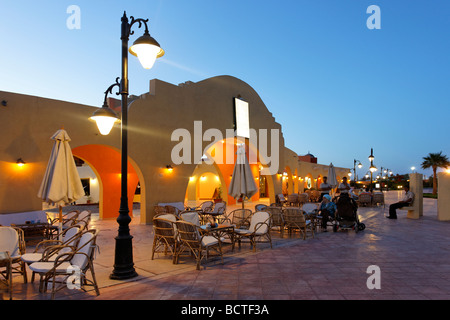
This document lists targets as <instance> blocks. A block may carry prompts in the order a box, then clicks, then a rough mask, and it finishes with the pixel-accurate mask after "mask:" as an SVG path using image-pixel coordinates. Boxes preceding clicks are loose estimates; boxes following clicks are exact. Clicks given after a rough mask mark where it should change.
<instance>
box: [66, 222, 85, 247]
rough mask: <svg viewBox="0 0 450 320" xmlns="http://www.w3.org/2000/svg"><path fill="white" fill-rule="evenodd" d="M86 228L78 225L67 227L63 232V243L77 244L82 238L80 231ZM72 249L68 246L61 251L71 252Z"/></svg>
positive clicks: (67, 244)
mask: <svg viewBox="0 0 450 320" xmlns="http://www.w3.org/2000/svg"><path fill="white" fill-rule="evenodd" d="M83 229H84V228H83V227H81V226H78V225H75V226H72V227H69V228H67V229H66V230H64V231H63V233H62V244H63V245H64V246H77V245H78V241H79V240H80V235H81V234H80V231H81V230H83ZM71 250H72V249H71V248H69V247H67V248H63V249H61V252H70V251H71Z"/></svg>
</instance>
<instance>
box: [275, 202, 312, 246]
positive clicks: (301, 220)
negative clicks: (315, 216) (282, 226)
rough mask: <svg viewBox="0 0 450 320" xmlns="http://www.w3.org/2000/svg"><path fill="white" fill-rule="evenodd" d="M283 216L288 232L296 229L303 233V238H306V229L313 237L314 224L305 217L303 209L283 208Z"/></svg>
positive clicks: (290, 232)
mask: <svg viewBox="0 0 450 320" xmlns="http://www.w3.org/2000/svg"><path fill="white" fill-rule="evenodd" d="M283 218H284V222H285V223H286V228H287V229H288V232H289V234H292V231H293V230H295V229H298V230H299V231H300V232H301V233H302V235H303V240H305V239H306V236H307V233H308V231H309V232H310V233H311V235H312V237H313V238H314V224H313V223H312V222H311V221H310V220H306V219H305V215H304V213H303V210H301V209H294V208H285V209H284V210H283Z"/></svg>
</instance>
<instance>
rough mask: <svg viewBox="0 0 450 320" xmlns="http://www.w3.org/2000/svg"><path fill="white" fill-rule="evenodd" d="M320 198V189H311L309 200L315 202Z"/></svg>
mask: <svg viewBox="0 0 450 320" xmlns="http://www.w3.org/2000/svg"><path fill="white" fill-rule="evenodd" d="M319 198H320V191H319V190H312V191H311V194H310V199H311V202H317V201H319Z"/></svg>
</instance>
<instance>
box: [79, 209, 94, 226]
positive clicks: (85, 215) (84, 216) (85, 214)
mask: <svg viewBox="0 0 450 320" xmlns="http://www.w3.org/2000/svg"><path fill="white" fill-rule="evenodd" d="M76 219H77V221H80V220H84V221H86V222H87V223H89V221H91V210H83V211H81V212H80V214H79V215H78V216H77V218H76Z"/></svg>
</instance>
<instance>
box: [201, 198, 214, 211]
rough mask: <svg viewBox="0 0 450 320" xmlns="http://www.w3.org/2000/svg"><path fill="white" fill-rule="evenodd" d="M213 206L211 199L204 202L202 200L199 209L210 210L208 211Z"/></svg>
mask: <svg viewBox="0 0 450 320" xmlns="http://www.w3.org/2000/svg"><path fill="white" fill-rule="evenodd" d="M213 206H214V202H212V201H205V202H203V203H202V204H201V205H200V209H201V210H202V211H203V212H210V211H212V209H213Z"/></svg>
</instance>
